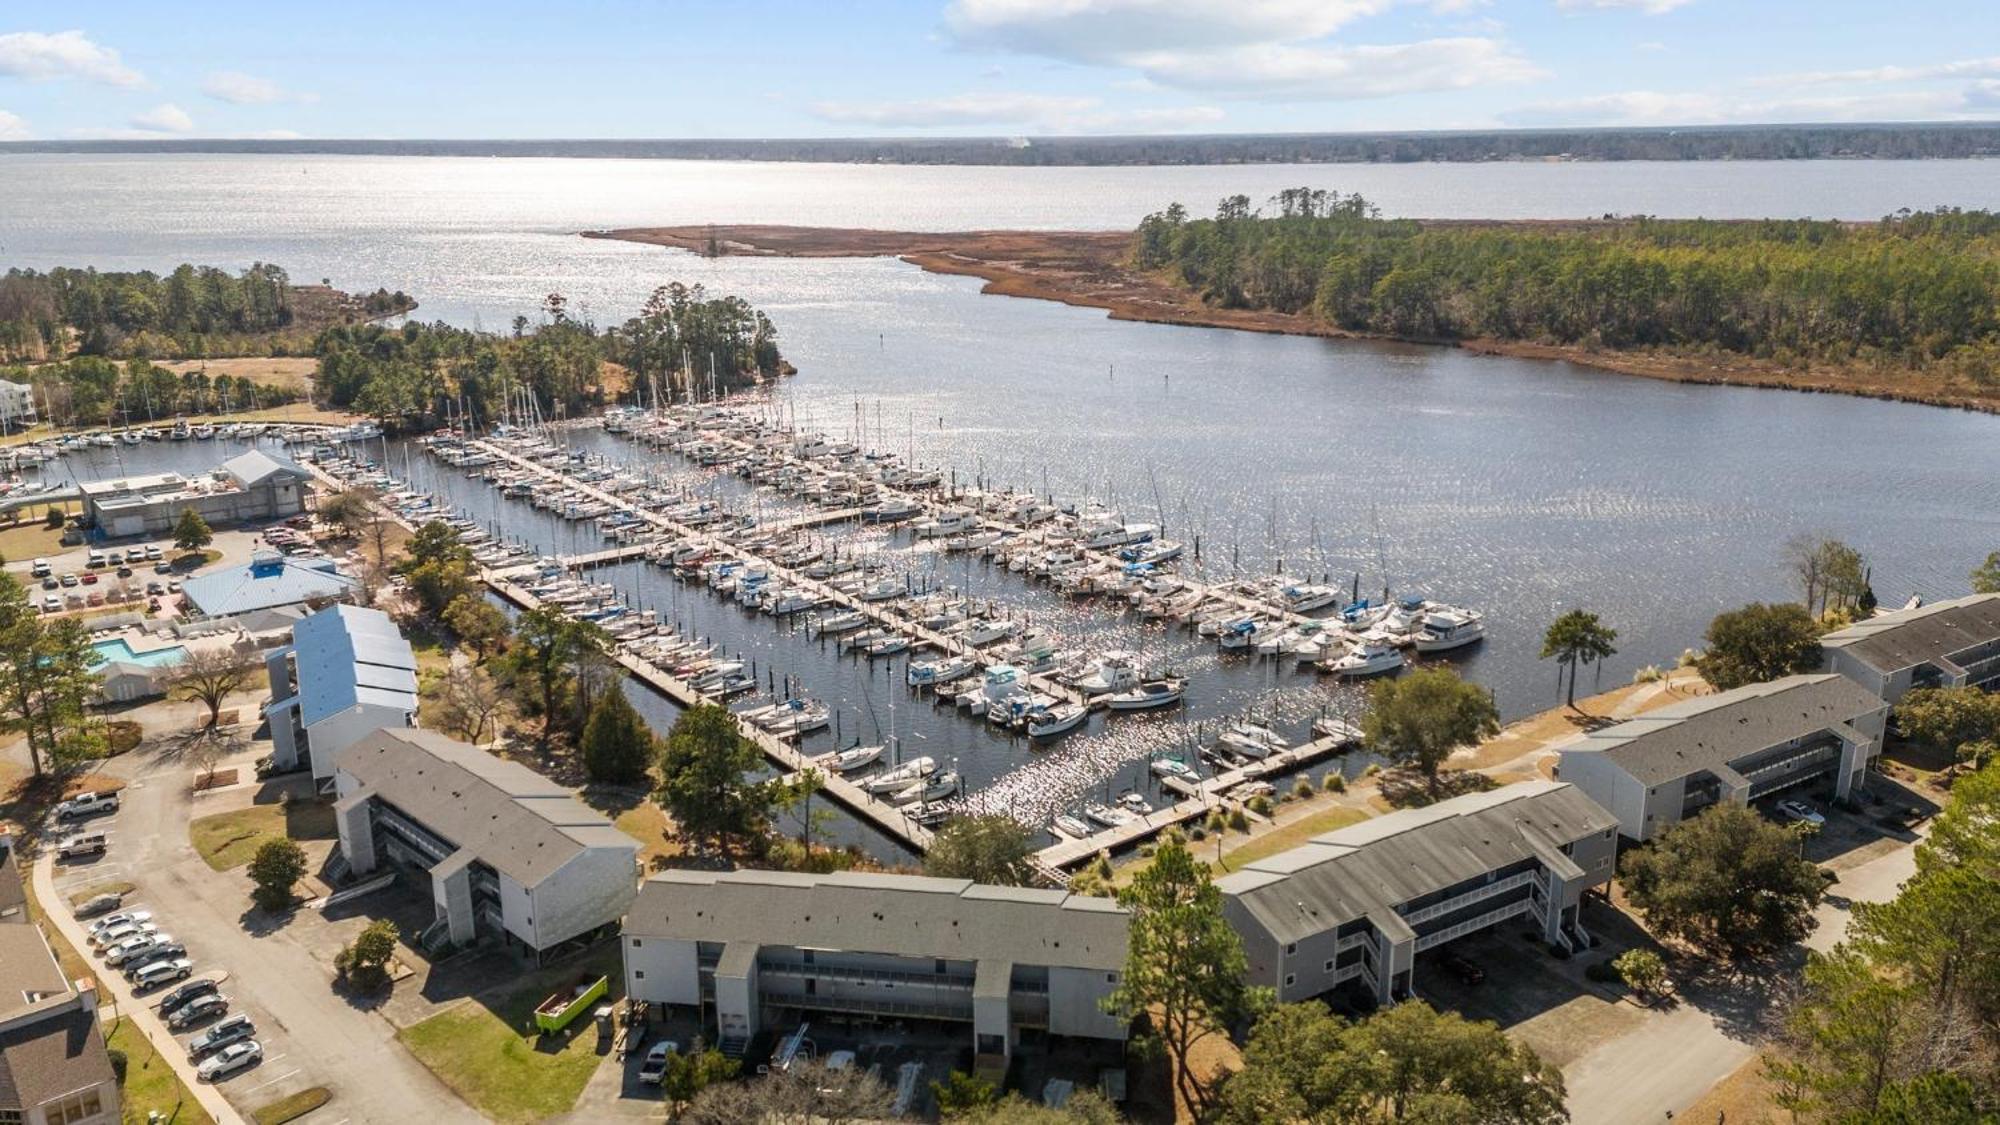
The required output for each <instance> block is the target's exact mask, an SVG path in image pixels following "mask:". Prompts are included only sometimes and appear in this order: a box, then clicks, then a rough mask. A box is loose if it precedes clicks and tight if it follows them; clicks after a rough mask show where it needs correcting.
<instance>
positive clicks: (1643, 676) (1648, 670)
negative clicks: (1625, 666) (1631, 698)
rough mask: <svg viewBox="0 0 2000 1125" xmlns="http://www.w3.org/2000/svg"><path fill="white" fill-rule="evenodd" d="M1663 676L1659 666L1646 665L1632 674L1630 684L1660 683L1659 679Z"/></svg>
mask: <svg viewBox="0 0 2000 1125" xmlns="http://www.w3.org/2000/svg"><path fill="white" fill-rule="evenodd" d="M1664 675H1666V673H1664V672H1662V671H1660V666H1659V665H1657V664H1648V665H1646V666H1645V667H1644V668H1641V669H1639V670H1638V671H1637V672H1634V673H1632V682H1633V683H1635V684H1654V683H1658V682H1660V678H1661V677H1662V676H1664Z"/></svg>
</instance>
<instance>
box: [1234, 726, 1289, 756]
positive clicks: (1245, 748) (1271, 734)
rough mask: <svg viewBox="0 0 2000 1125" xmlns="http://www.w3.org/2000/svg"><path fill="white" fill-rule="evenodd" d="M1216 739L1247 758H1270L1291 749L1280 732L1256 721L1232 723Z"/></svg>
mask: <svg viewBox="0 0 2000 1125" xmlns="http://www.w3.org/2000/svg"><path fill="white" fill-rule="evenodd" d="M1216 741H1217V742H1219V743H1221V744H1222V745H1224V746H1227V747H1228V748H1229V749H1231V750H1233V751H1235V752H1236V753H1238V754H1241V755H1243V756H1244V757H1246V758H1268V757H1270V756H1271V755H1272V754H1276V753H1278V752H1280V751H1282V750H1287V749H1290V744H1288V743H1287V742H1286V741H1285V740H1284V738H1283V736H1281V735H1279V734H1278V732H1276V731H1274V730H1272V729H1271V728H1270V727H1267V726H1260V725H1258V724H1256V723H1231V724H1229V726H1228V728H1227V729H1225V730H1224V731H1223V732H1222V734H1221V735H1220V736H1219V737H1218V738H1217V739H1216Z"/></svg>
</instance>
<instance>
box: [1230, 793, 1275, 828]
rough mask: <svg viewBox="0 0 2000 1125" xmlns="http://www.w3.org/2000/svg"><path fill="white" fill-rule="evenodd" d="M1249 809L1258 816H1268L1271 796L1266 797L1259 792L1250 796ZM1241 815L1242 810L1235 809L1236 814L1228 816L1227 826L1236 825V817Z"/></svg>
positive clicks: (1232, 826)
mask: <svg viewBox="0 0 2000 1125" xmlns="http://www.w3.org/2000/svg"><path fill="white" fill-rule="evenodd" d="M1250 811H1251V812H1253V813H1256V814H1257V815H1258V816H1270V815H1271V798H1269V797H1266V796H1264V795H1263V794H1261V793H1260V794H1258V795H1257V796H1255V797H1252V798H1250ZM1242 815H1243V810H1242V809H1237V810H1236V815H1235V816H1232V817H1230V818H1229V826H1230V827H1231V828H1234V827H1236V821H1237V818H1239V817H1241V816H1242Z"/></svg>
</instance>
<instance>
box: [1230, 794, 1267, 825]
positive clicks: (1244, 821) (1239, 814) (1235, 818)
mask: <svg viewBox="0 0 2000 1125" xmlns="http://www.w3.org/2000/svg"><path fill="white" fill-rule="evenodd" d="M1257 800H1259V801H1262V800H1264V798H1262V797H1259V798H1257ZM1252 807H1253V808H1254V807H1255V803H1254V802H1253V803H1252ZM1263 811H1264V812H1266V813H1268V812H1270V811H1271V806H1270V804H1269V802H1266V803H1265V805H1264V809H1263ZM1229 828H1230V830H1231V831H1233V832H1248V831H1250V818H1249V817H1247V816H1244V815H1243V810H1242V809H1230V810H1229Z"/></svg>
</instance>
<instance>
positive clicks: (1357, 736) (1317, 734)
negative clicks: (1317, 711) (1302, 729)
mask: <svg viewBox="0 0 2000 1125" xmlns="http://www.w3.org/2000/svg"><path fill="white" fill-rule="evenodd" d="M1312 731H1313V737H1314V738H1330V739H1332V740H1333V741H1335V742H1338V743H1341V744H1343V745H1345V744H1349V743H1355V742H1360V741H1361V740H1362V738H1364V737H1366V736H1365V735H1363V734H1362V732H1361V728H1360V727H1357V726H1355V725H1354V724H1353V723H1350V722H1348V721H1347V720H1346V719H1342V718H1339V717H1338V716H1335V715H1321V716H1320V717H1319V718H1317V719H1314V720H1313V727H1312Z"/></svg>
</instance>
